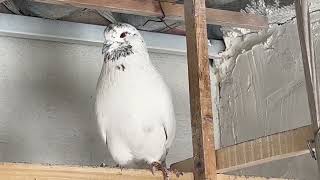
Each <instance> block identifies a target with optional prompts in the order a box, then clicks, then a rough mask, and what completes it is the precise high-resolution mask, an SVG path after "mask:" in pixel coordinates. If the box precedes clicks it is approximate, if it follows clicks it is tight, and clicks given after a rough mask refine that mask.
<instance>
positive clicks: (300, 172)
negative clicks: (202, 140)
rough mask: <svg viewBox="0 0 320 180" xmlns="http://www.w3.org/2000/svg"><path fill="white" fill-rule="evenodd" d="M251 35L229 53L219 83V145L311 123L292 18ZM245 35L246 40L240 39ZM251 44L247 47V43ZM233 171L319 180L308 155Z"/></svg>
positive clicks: (316, 32)
mask: <svg viewBox="0 0 320 180" xmlns="http://www.w3.org/2000/svg"><path fill="white" fill-rule="evenodd" d="M319 17H320V14H316V13H313V14H312V18H313V36H314V43H315V50H316V58H318V57H319V56H320V51H319V49H320V26H319ZM256 37H257V38H251V39H250V38H249V39H248V42H247V43H243V45H244V46H246V47H250V49H249V50H248V49H246V48H245V47H242V48H243V51H239V52H238V53H235V54H232V55H236V57H229V58H230V59H232V61H233V60H234V66H232V67H231V68H230V69H229V72H228V74H227V75H226V77H225V78H224V79H223V80H222V82H221V84H220V97H221V99H220V105H219V116H220V125H221V127H220V131H221V146H226V145H230V144H235V143H239V142H243V141H246V140H249V139H253V138H256V137H261V136H264V135H268V134H271V133H275V132H279V131H285V130H288V129H292V128H296V127H301V126H304V125H308V124H310V123H311V121H310V116H309V108H308V104H307V96H306V90H305V82H304V75H303V66H302V61H301V51H300V44H299V38H298V32H297V27H296V24H295V21H292V22H289V23H286V24H284V25H282V26H277V27H273V28H272V29H271V30H269V32H268V33H262V34H259V35H256ZM243 39H245V38H243ZM248 44H249V45H248ZM235 174H244V175H258V176H266V177H285V178H295V179H299V180H319V179H320V176H319V175H318V172H317V167H316V161H315V160H313V159H311V157H310V155H308V154H307V155H303V156H300V157H295V158H291V159H287V160H281V161H276V162H272V163H268V164H264V165H260V166H256V167H252V168H247V169H244V170H241V171H238V172H235Z"/></svg>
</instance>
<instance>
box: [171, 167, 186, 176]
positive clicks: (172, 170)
mask: <svg viewBox="0 0 320 180" xmlns="http://www.w3.org/2000/svg"><path fill="white" fill-rule="evenodd" d="M170 172H172V173H173V174H175V175H176V176H177V177H180V176H183V173H182V172H180V171H178V170H177V169H172V168H170Z"/></svg>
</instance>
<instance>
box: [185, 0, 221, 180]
mask: <svg viewBox="0 0 320 180" xmlns="http://www.w3.org/2000/svg"><path fill="white" fill-rule="evenodd" d="M184 6H185V19H186V22H185V26H186V30H187V31H186V37H187V59H188V77H189V94H190V109H191V127H192V143H193V159H194V164H195V167H194V169H195V171H194V176H195V180H203V179H209V180H216V179H217V174H216V158H215V152H214V151H212V149H214V137H213V115H212V109H211V107H212V104H211V103H212V102H211V89H210V74H209V61H208V39H207V25H206V13H205V12H206V7H205V0H190V1H185V4H184Z"/></svg>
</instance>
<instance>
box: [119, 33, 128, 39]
mask: <svg viewBox="0 0 320 180" xmlns="http://www.w3.org/2000/svg"><path fill="white" fill-rule="evenodd" d="M127 34H128V33H127V32H123V33H121V34H120V38H124V37H126V36H127Z"/></svg>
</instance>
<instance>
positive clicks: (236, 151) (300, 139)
mask: <svg viewBox="0 0 320 180" xmlns="http://www.w3.org/2000/svg"><path fill="white" fill-rule="evenodd" d="M312 132H313V131H312V126H311V125H309V126H305V127H301V128H297V129H292V130H289V131H285V132H281V133H276V134H273V135H269V136H265V137H261V138H258V139H254V140H250V141H246V142H243V143H240V144H236V145H232V146H228V147H224V148H221V149H218V150H216V157H217V173H225V172H230V171H234V170H238V169H242V168H246V167H250V166H255V165H259V164H263V163H267V162H270V161H275V160H280V159H284V158H289V157H295V156H299V155H302V154H307V153H309V150H308V147H307V140H309V139H312V138H313V133H312ZM172 167H173V168H176V169H179V170H181V171H186V172H192V171H193V160H192V158H190V159H187V160H185V161H181V162H178V163H175V164H173V165H172Z"/></svg>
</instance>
